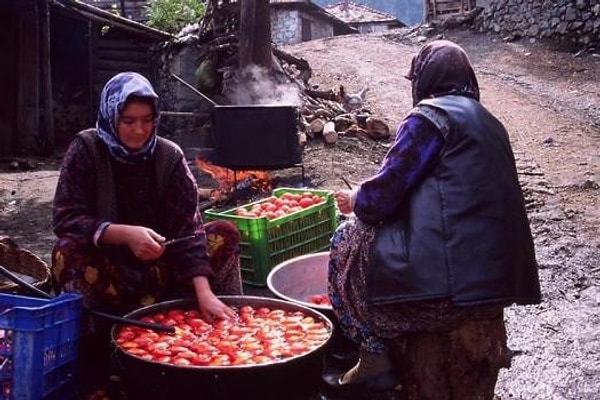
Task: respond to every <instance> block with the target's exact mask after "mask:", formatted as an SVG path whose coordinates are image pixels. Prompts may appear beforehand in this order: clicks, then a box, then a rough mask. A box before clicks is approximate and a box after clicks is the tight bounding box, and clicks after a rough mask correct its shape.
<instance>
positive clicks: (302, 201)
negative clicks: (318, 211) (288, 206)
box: [298, 197, 314, 208]
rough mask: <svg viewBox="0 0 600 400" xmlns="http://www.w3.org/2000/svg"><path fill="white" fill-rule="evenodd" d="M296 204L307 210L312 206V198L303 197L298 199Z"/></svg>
mask: <svg viewBox="0 0 600 400" xmlns="http://www.w3.org/2000/svg"><path fill="white" fill-rule="evenodd" d="M298 204H299V205H300V207H302V208H308V207H310V206H312V205H313V204H314V203H313V201H312V198H308V197H303V198H301V199H300V201H299V202H298Z"/></svg>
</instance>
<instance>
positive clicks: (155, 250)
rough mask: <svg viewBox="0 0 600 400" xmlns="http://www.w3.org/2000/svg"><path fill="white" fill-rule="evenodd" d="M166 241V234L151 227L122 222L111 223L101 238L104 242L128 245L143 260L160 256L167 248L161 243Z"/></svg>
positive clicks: (101, 241)
mask: <svg viewBox="0 0 600 400" xmlns="http://www.w3.org/2000/svg"><path fill="white" fill-rule="evenodd" d="M164 241H165V238H164V236H162V235H159V234H158V233H156V232H155V231H153V230H152V229H150V228H146V227H143V226H135V225H120V224H110V225H109V226H108V227H107V228H106V229H105V230H104V233H103V234H102V236H101V237H100V240H99V242H100V243H103V244H117V245H124V246H127V247H129V249H131V251H132V252H133V254H135V256H136V257H137V258H139V259H140V260H142V261H151V260H156V259H157V258H159V257H160V256H161V255H162V254H163V253H164V251H165V248H164V247H163V246H162V245H161V243H162V242H164Z"/></svg>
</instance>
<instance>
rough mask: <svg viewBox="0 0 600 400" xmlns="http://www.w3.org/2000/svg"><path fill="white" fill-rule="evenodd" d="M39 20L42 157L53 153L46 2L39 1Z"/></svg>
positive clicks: (44, 0)
mask: <svg viewBox="0 0 600 400" xmlns="http://www.w3.org/2000/svg"><path fill="white" fill-rule="evenodd" d="M39 1H40V9H39V11H40V12H39V18H40V41H41V43H40V53H41V54H40V61H41V64H42V69H41V75H42V76H41V81H42V90H41V92H42V96H43V100H42V101H43V104H44V117H43V121H40V125H43V127H40V128H41V129H39V130H40V131H41V132H42V135H43V136H42V138H41V141H40V142H41V149H40V150H41V152H42V154H44V155H49V154H52V152H53V151H54V110H53V108H52V104H53V102H52V70H51V61H50V6H49V5H48V0H39Z"/></svg>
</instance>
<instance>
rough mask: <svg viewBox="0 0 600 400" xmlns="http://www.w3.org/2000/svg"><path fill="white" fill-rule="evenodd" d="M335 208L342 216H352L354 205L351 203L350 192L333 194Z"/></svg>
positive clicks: (344, 191) (339, 191)
mask: <svg viewBox="0 0 600 400" xmlns="http://www.w3.org/2000/svg"><path fill="white" fill-rule="evenodd" d="M333 197H335V201H336V202H337V206H338V208H339V209H340V212H341V213H342V214H352V212H353V211H354V204H353V201H352V192H351V191H350V190H338V191H337V192H335V193H334V194H333Z"/></svg>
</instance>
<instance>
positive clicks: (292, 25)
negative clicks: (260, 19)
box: [271, 10, 302, 45]
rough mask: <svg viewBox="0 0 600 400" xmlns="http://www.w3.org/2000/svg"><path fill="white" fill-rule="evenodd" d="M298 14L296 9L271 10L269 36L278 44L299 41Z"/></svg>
mask: <svg viewBox="0 0 600 400" xmlns="http://www.w3.org/2000/svg"><path fill="white" fill-rule="evenodd" d="M300 26H301V25H300V16H299V13H298V11H292V10H272V11H271V38H272V40H273V42H274V43H276V44H278V45H285V44H296V43H300V42H301V41H302V40H301V37H300Z"/></svg>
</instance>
